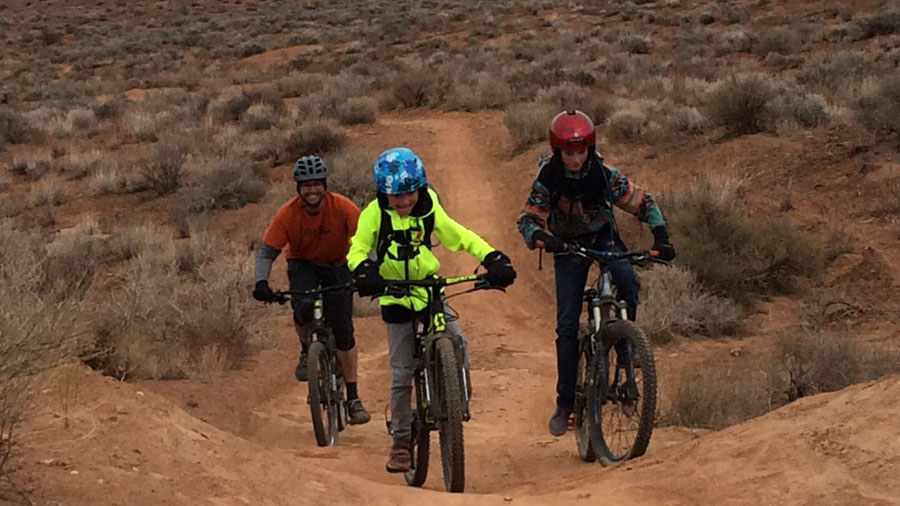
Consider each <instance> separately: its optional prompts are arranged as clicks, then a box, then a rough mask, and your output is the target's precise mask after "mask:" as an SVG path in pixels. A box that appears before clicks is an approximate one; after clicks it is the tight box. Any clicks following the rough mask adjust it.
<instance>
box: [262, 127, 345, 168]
mask: <svg viewBox="0 0 900 506" xmlns="http://www.w3.org/2000/svg"><path fill="white" fill-rule="evenodd" d="M346 142H347V134H346V133H344V131H343V130H341V129H340V128H338V127H337V126H334V125H333V124H331V123H330V122H328V121H324V120H304V121H302V122H298V123H295V124H294V125H293V127H292V128H291V131H290V134H289V135H288V137H287V139H286V141H285V143H284V146H283V147H282V149H281V150H280V155H279V157H278V159H277V160H276V163H277V164H279V165H280V164H283V163H293V162H294V161H295V160H296V159H297V158H300V157H301V156H304V155H320V156H321V155H325V154H328V153H332V152H335V151H338V150H340V149H341V148H342V147H343V146H344V144H345V143H346Z"/></svg>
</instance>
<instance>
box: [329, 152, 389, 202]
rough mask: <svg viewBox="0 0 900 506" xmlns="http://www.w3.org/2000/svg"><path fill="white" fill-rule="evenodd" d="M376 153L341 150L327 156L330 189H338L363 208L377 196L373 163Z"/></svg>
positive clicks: (337, 190)
mask: <svg viewBox="0 0 900 506" xmlns="http://www.w3.org/2000/svg"><path fill="white" fill-rule="evenodd" d="M375 158H376V156H375V155H372V154H370V153H365V152H362V151H351V150H341V151H338V152H336V153H332V154H330V155H327V156H325V160H324V161H325V165H326V166H327V167H328V189H329V190H333V191H336V192H338V193H340V194H342V195H344V196H346V197H347V198H349V199H350V200H352V201H353V202H354V203H355V204H356V205H357V206H359V207H360V208H362V207H363V206H364V205H366V204H368V203H369V202H370V201H371V200H372V199H374V198H375V185H374V183H373V182H372V165H373V164H374V163H375Z"/></svg>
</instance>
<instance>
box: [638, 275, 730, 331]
mask: <svg viewBox="0 0 900 506" xmlns="http://www.w3.org/2000/svg"><path fill="white" fill-rule="evenodd" d="M639 276H640V281H641V290H642V293H643V295H642V297H641V298H642V299H643V304H641V311H640V315H641V317H640V325H641V328H642V329H643V330H644V332H646V333H647V336H648V337H650V339H651V341H653V343H654V344H664V343H666V342H667V341H668V340H669V339H670V338H671V336H672V334H679V335H683V336H688V337H693V336H710V337H715V336H721V335H731V334H735V333H736V332H737V331H738V330H740V328H741V327H742V325H743V318H744V311H743V310H742V309H741V308H740V307H739V306H738V305H737V303H735V302H734V301H733V300H731V299H728V298H726V297H721V296H718V295H713V294H710V293H708V292H707V291H706V290H705V289H704V288H703V287H702V286H701V285H700V283H699V282H698V281H697V277H696V275H694V273H692V272H691V271H689V270H687V269H685V268H683V267H680V266H670V267H655V268H653V269H650V270H643V271H640V273H639Z"/></svg>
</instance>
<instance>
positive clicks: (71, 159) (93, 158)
mask: <svg viewBox="0 0 900 506" xmlns="http://www.w3.org/2000/svg"><path fill="white" fill-rule="evenodd" d="M102 160H103V156H102V155H101V154H100V152H99V151H96V150H94V151H90V152H86V153H78V154H70V155H68V156H66V159H65V161H64V162H63V165H62V167H61V169H60V170H61V172H62V174H63V176H64V177H65V178H66V179H67V180H69V181H74V180H78V179H84V178H85V177H87V176H88V175H89V174H93V173H94V172H96V170H97V169H98V168H99V167H100V162H101V161H102Z"/></svg>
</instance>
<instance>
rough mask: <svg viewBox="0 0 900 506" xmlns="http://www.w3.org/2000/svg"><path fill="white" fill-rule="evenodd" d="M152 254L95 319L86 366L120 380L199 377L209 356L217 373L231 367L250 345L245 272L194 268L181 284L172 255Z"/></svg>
mask: <svg viewBox="0 0 900 506" xmlns="http://www.w3.org/2000/svg"><path fill="white" fill-rule="evenodd" d="M158 255H159V258H152V257H149V256H143V257H139V258H138V259H137V261H136V264H135V265H134V268H133V269H132V270H130V271H129V272H128V273H127V274H126V277H125V279H124V281H123V283H122V287H121V288H119V289H118V290H117V291H116V293H115V294H114V295H113V297H112V300H113V303H111V304H107V305H105V306H104V309H103V310H102V311H101V314H99V315H98V317H97V320H96V323H95V325H94V330H93V345H92V350H91V353H90V355H91V359H90V360H89V361H88V363H89V365H91V366H92V367H94V368H95V369H98V370H100V371H101V372H103V373H104V374H108V375H112V376H115V377H117V378H120V379H164V378H185V377H194V376H198V375H200V376H205V375H207V374H208V373H209V372H210V371H208V370H206V369H207V368H208V367H209V365H210V354H212V355H213V356H214V358H216V360H214V361H213V362H214V363H215V364H216V365H217V366H219V367H223V368H228V367H233V366H235V365H237V364H238V363H239V362H240V360H241V359H243V358H244V357H246V356H247V355H248V353H249V352H250V350H251V345H252V342H251V338H250V333H249V331H248V326H249V324H250V322H251V320H250V318H249V316H248V314H247V308H248V302H249V301H248V295H247V294H248V293H249V292H248V289H247V286H249V284H250V280H249V279H248V275H247V272H245V271H242V270H240V269H234V267H233V266H230V265H228V266H224V267H222V268H214V267H201V268H199V269H197V277H198V279H197V280H196V281H194V282H182V281H180V279H179V277H178V270H177V269H176V268H175V265H176V264H175V259H174V257H175V248H174V247H172V245H171V244H169V245H168V247H165V248H163V250H162V251H161V252H159V253H158ZM211 352H212V353H211Z"/></svg>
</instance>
